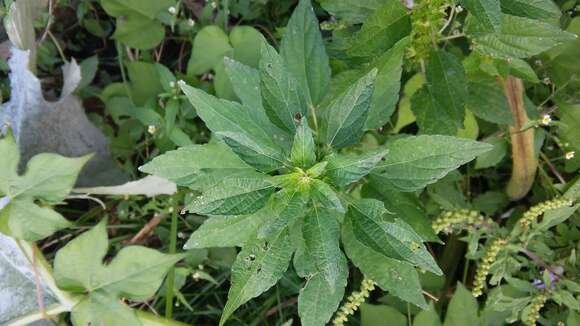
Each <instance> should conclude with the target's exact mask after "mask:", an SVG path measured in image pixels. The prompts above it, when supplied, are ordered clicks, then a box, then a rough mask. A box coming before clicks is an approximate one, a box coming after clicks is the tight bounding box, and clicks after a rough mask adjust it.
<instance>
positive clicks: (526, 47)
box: [466, 14, 576, 59]
mask: <svg viewBox="0 0 580 326" xmlns="http://www.w3.org/2000/svg"><path fill="white" fill-rule="evenodd" d="M466 32H467V34H468V35H469V36H470V37H471V38H472V41H473V47H474V50H475V51H477V52H479V53H482V54H485V55H491V56H495V57H499V58H504V59H509V58H512V57H513V58H527V57H531V56H534V55H536V54H540V53H542V52H544V51H546V50H549V49H551V48H553V47H555V46H557V45H559V44H561V43H563V42H566V41H571V40H575V39H576V35H575V34H572V33H569V32H565V31H563V30H561V29H560V28H558V27H556V26H554V25H552V24H550V23H546V22H542V21H538V20H533V19H529V18H524V17H517V16H511V15H507V14H503V15H502V19H501V29H500V30H499V31H497V32H494V33H489V32H486V31H485V30H484V29H482V27H481V26H479V24H478V23H477V22H475V21H470V22H469V25H468V28H467V31H466Z"/></svg>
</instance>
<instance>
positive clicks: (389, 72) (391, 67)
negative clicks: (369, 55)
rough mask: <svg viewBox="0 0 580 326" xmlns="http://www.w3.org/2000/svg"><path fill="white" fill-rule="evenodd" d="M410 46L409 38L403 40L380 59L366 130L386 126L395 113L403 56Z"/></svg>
mask: <svg viewBox="0 0 580 326" xmlns="http://www.w3.org/2000/svg"><path fill="white" fill-rule="evenodd" d="M408 45H409V38H403V39H402V40H400V41H398V42H397V43H396V44H395V45H393V47H392V48H390V49H389V51H387V52H386V53H385V54H384V55H383V56H382V57H381V58H380V61H379V65H378V69H379V71H378V74H377V79H376V81H375V88H374V91H373V97H372V99H371V107H370V109H369V116H368V118H367V121H366V124H365V128H367V129H374V128H380V127H382V126H384V125H385V124H387V122H389V120H390V118H391V115H392V114H393V112H394V111H395V108H396V106H397V102H398V100H399V91H400V90H401V74H402V72H403V56H404V55H405V49H406V48H407V47H408Z"/></svg>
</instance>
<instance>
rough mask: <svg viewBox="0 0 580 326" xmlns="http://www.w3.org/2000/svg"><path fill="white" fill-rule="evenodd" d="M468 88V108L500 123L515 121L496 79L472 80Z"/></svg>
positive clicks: (482, 116) (476, 113)
mask: <svg viewBox="0 0 580 326" xmlns="http://www.w3.org/2000/svg"><path fill="white" fill-rule="evenodd" d="M468 88H469V96H468V97H467V108H468V109H469V110H470V111H471V112H473V113H474V114H475V115H476V116H478V117H479V118H481V119H484V120H487V121H490V122H494V123H498V124H508V125H509V124H512V123H513V116H512V113H511V111H510V109H509V107H508V104H507V98H506V97H505V94H504V93H503V90H502V89H501V87H500V86H499V85H498V84H497V83H496V81H495V80H493V79H482V80H477V81H470V82H469V84H468Z"/></svg>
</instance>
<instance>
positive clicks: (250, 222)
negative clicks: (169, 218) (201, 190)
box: [183, 207, 272, 249]
mask: <svg viewBox="0 0 580 326" xmlns="http://www.w3.org/2000/svg"><path fill="white" fill-rule="evenodd" d="M270 212H271V211H270V210H269V209H268V208H267V207H266V208H264V209H261V210H259V211H257V212H256V213H254V214H250V215H237V216H211V217H209V218H208V219H207V220H206V221H205V222H204V223H203V224H202V225H201V226H200V227H199V228H198V229H197V230H195V232H193V234H192V235H191V237H190V238H189V240H187V242H186V243H185V245H184V246H183V248H184V249H194V248H212V247H235V246H242V245H243V244H244V243H246V241H248V240H249V239H251V237H253V236H254V235H255V234H256V231H257V230H258V229H259V228H260V227H261V226H262V225H263V223H264V222H265V221H266V220H267V219H268V218H271V217H272V216H271V215H270V214H269V213H270Z"/></svg>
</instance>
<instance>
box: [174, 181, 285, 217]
mask: <svg viewBox="0 0 580 326" xmlns="http://www.w3.org/2000/svg"><path fill="white" fill-rule="evenodd" d="M274 190H275V188H274V185H273V184H272V183H270V182H268V181H267V180H266V179H265V178H264V177H254V178H243V177H231V178H224V179H223V180H222V181H220V182H218V183H217V184H216V185H215V186H213V187H211V188H209V189H208V190H207V191H205V192H203V194H202V195H200V196H199V197H197V198H195V199H194V200H193V201H192V202H191V203H189V204H187V206H186V207H185V209H186V210H187V211H189V212H191V213H198V214H206V215H242V214H252V213H254V212H256V211H258V210H259V209H260V208H262V207H264V205H266V202H267V201H268V198H270V196H271V195H272V193H274Z"/></svg>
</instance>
